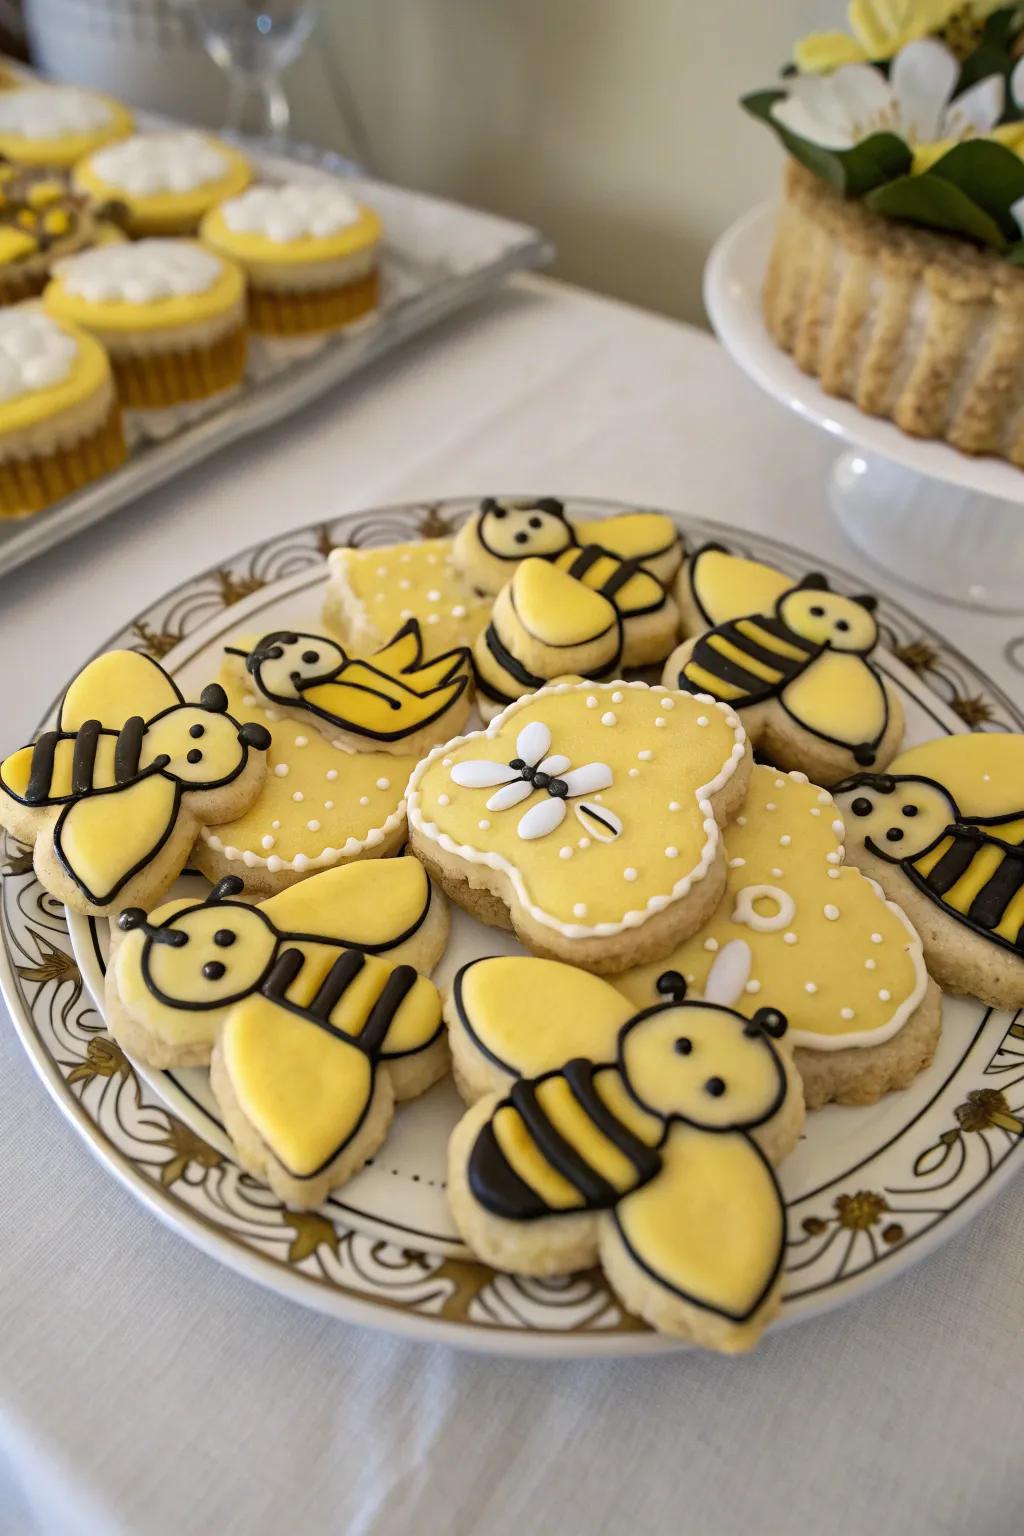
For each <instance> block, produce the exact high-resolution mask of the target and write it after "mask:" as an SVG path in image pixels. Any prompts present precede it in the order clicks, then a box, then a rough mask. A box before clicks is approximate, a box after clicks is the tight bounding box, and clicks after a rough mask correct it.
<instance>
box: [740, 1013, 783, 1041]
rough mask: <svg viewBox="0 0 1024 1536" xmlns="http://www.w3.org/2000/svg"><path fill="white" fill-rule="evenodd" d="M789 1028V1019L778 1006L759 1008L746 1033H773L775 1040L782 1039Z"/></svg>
mask: <svg viewBox="0 0 1024 1536" xmlns="http://www.w3.org/2000/svg"><path fill="white" fill-rule="evenodd" d="M788 1028H789V1020H788V1019H787V1018H786V1015H785V1014H784V1013H780V1012H779V1010H778V1008H759V1009H758V1010H757V1012H756V1013H755V1014H754V1017H753V1018H752V1019H751V1020H750V1023H749V1024H748V1025H747V1027H746V1029H745V1030H744V1031H743V1033H744V1034H745V1035H771V1037H772V1039H773V1040H781V1039H782V1037H783V1035H784V1034H785V1033H786V1030H787V1029H788Z"/></svg>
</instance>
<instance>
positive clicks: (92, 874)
mask: <svg viewBox="0 0 1024 1536" xmlns="http://www.w3.org/2000/svg"><path fill="white" fill-rule="evenodd" d="M269 745H270V733H269V731H267V730H266V729H265V727H263V726H261V725H256V724H247V725H241V724H239V722H238V721H237V720H235V719H234V718H233V717H232V716H231V715H229V714H228V713H227V695H226V694H225V692H224V690H223V688H221V687H220V686H219V685H218V684H216V683H211V684H210V685H209V686H208V687H206V688H204V689H203V691H202V693H201V695H200V698H199V702H198V703H196V704H190V703H186V701H185V699H184V698H183V696H182V694H181V693H180V692H179V690H178V688H177V687H176V685H175V684H174V683H173V682H172V680H171V678H170V677H169V676H168V675H167V673H166V672H165V671H164V670H163V668H162V667H160V666H158V664H157V663H156V662H155V661H152V660H150V658H149V657H148V656H143V655H141V654H140V653H139V652H137V651H108V652H106V653H105V654H104V655H102V656H98V657H96V659H95V660H94V661H91V662H90V663H89V664H88V666H86V667H85V668H84V669H83V670H82V671H81V672H80V673H79V674H78V676H77V677H76V678H75V679H74V681H73V682H72V683H71V685H70V687H69V688H68V690H67V692H66V693H65V695H64V698H63V700H62V702H61V706H60V712H59V714H58V716H57V725H56V728H55V729H54V730H52V731H44V732H43V734H42V735H41V736H40V737H39V739H38V741H36V742H35V743H33V744H32V745H31V746H27V747H22V748H21V749H20V751H18V752H14V753H12V754H11V756H10V757H8V758H6V759H5V760H4V761H3V762H2V763H0V825H2V826H5V827H6V828H7V829H8V831H9V832H11V833H12V834H13V835H14V836H15V837H17V838H19V839H20V840H21V841H22V842H26V843H33V844H34V845H35V852H34V862H35V868H36V873H37V875H38V877H39V880H40V882H41V883H42V884H43V885H44V886H45V887H46V889H47V890H48V891H49V892H50V893H51V894H52V895H54V896H56V897H57V898H58V899H59V900H60V901H63V902H64V903H65V904H66V905H67V906H69V907H72V908H73V909H74V910H75V911H78V912H88V913H93V914H94V915H97V916H102V915H105V914H107V913H109V912H111V911H114V910H116V909H117V908H118V907H121V906H124V905H127V904H129V903H134V902H138V903H140V904H142V905H145V904H147V903H148V902H150V901H152V900H156V899H159V897H160V896H161V895H162V894H163V892H164V891H166V890H167V888H168V887H169V886H170V884H171V883H172V881H173V880H174V879H175V878H176V876H177V875H178V874H179V873H180V871H181V869H182V868H183V866H184V864H185V861H186V859H187V858H188V855H189V851H190V849H191V847H192V845H193V843H194V842H195V839H196V834H197V833H198V831H199V829H200V827H201V826H204V825H206V826H210V825H216V824H218V823H220V822H224V821H227V820H229V819H230V818H231V817H232V816H234V815H238V814H241V813H242V812H243V811H245V810H247V809H248V807H249V806H250V805H251V804H252V803H253V801H254V800H255V799H256V797H257V795H258V794H259V792H260V788H261V786H262V784H263V781H264V777H265V774H266V760H265V757H264V753H265V752H266V750H267V748H268V747H269Z"/></svg>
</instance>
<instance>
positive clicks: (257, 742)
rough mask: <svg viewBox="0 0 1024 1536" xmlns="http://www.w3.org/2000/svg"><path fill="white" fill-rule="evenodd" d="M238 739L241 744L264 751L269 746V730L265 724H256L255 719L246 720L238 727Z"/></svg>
mask: <svg viewBox="0 0 1024 1536" xmlns="http://www.w3.org/2000/svg"><path fill="white" fill-rule="evenodd" d="M238 739H239V741H240V742H241V743H242V745H243V746H246V747H255V748H256V750H257V752H266V750H267V748H268V747H269V746H270V740H271V737H270V732H269V731H268V730H267V728H266V726H265V725H257V723H256V721H255V720H247V721H246V723H245V724H244V725H243V726H240V727H239V731H238Z"/></svg>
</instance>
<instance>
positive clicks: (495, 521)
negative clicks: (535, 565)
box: [479, 498, 573, 560]
mask: <svg viewBox="0 0 1024 1536" xmlns="http://www.w3.org/2000/svg"><path fill="white" fill-rule="evenodd" d="M480 511H481V516H480V528H479V533H480V542H481V543H482V544H483V546H484V548H485V549H487V550H489V551H490V553H491V554H492V555H497V556H498V557H499V558H500V559H502V560H524V559H525V558H526V557H527V555H542V556H543V555H557V554H561V552H562V550H563V549H568V548H569V546H570V545H571V544H572V542H573V538H572V532H571V530H570V528H569V525H568V523H567V522H566V521H565V515H564V513H563V511H562V508H561V506H560V505H559V503H557V502H549V501H542V502H538V503H537V504H536V505H535V506H516V505H513V504H509V505H505V506H503V505H501V504H500V503H498V502H496V501H494V500H492V499H490V498H488V499H487V500H486V501H484V502H483V503H482V504H481V509H480Z"/></svg>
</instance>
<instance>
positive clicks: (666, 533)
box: [573, 512, 680, 560]
mask: <svg viewBox="0 0 1024 1536" xmlns="http://www.w3.org/2000/svg"><path fill="white" fill-rule="evenodd" d="M573 527H574V529H575V532H576V538H577V541H578V542H579V543H580V544H600V546H601V548H602V549H608V550H610V551H611V552H612V554H613V555H618V556H619V558H620V559H622V560H649V559H653V558H654V556H655V555H663V554H665V553H666V551H667V550H670V549H672V548H673V546H674V545H675V544H676V543H677V542H678V541H679V537H680V534H679V529H678V528H677V527H676V525H675V523H674V522H673V521H672V519H671V518H670V517H666V516H665V514H664V512H623V513H620V514H619V515H618V516H616V517H595V518H581V519H578V520H574V522H573Z"/></svg>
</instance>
